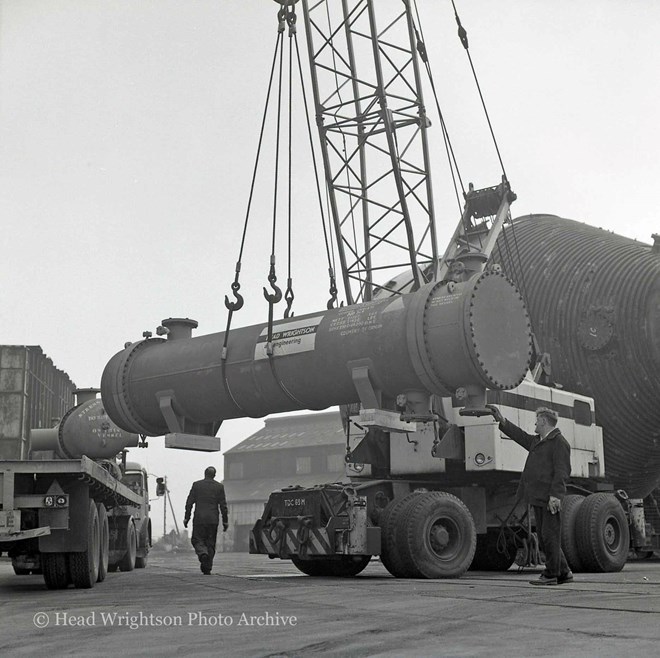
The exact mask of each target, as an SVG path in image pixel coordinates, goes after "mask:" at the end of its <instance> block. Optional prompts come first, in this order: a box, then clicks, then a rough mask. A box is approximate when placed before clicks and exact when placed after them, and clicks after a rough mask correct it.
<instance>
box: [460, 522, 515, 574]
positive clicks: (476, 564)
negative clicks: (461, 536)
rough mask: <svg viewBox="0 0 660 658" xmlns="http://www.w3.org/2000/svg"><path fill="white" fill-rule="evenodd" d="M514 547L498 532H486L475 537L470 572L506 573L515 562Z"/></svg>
mask: <svg viewBox="0 0 660 658" xmlns="http://www.w3.org/2000/svg"><path fill="white" fill-rule="evenodd" d="M516 550H517V549H516V546H515V544H514V543H513V542H512V541H511V540H507V538H506V535H504V536H503V537H501V535H500V530H488V531H487V532H486V534H485V535H477V546H476V549H475V551H474V558H472V564H470V569H471V570H472V571H508V570H509V568H510V567H511V565H512V564H513V563H514V562H515V560H516Z"/></svg>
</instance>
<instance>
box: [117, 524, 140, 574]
mask: <svg viewBox="0 0 660 658" xmlns="http://www.w3.org/2000/svg"><path fill="white" fill-rule="evenodd" d="M136 554H137V534H136V532H135V524H134V523H133V521H132V519H131V520H129V522H128V527H127V528H126V553H124V556H123V557H122V558H121V560H119V563H118V566H119V568H120V569H121V570H122V571H133V569H135V558H136Z"/></svg>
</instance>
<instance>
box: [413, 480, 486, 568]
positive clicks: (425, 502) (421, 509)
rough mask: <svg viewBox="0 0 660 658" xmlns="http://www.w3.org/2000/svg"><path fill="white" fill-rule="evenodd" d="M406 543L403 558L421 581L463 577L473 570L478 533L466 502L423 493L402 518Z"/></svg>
mask: <svg viewBox="0 0 660 658" xmlns="http://www.w3.org/2000/svg"><path fill="white" fill-rule="evenodd" d="M402 523H403V524H404V527H405V530H406V540H407V541H406V542H405V543H404V545H403V546H402V550H401V555H402V557H403V560H404V562H405V563H406V569H407V571H409V572H413V571H414V572H415V573H416V574H419V576H418V577H421V578H459V577H460V576H462V575H463V574H464V573H465V572H466V571H467V570H468V568H469V567H470V564H471V562H472V558H473V557H474V551H475V549H476V545H477V530H476V528H475V526H474V520H473V519H472V515H471V514H470V510H469V509H468V508H467V507H466V506H465V503H463V501H462V500H460V499H459V498H457V497H456V496H453V495H452V494H449V493H447V492H445V491H431V492H428V493H424V494H421V495H420V496H419V497H418V498H417V500H416V501H414V502H413V503H412V504H411V506H410V507H408V509H407V511H406V518H404V519H402Z"/></svg>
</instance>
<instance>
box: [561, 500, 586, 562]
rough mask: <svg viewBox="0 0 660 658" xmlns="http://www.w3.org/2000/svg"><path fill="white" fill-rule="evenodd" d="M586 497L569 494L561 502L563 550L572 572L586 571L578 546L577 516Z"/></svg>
mask: <svg viewBox="0 0 660 658" xmlns="http://www.w3.org/2000/svg"><path fill="white" fill-rule="evenodd" d="M583 502H584V496H579V495H576V494H569V495H568V496H564V499H563V500H562V501H561V550H562V551H564V556H565V557H566V562H568V566H569V567H570V568H571V571H575V572H576V573H578V572H580V571H584V565H583V564H582V560H581V559H580V551H579V550H578V545H577V516H578V512H579V511H580V507H581V506H582V503H583Z"/></svg>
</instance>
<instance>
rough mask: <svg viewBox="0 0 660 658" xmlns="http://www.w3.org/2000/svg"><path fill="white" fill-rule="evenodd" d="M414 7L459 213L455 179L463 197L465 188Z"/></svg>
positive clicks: (421, 52)
mask: <svg viewBox="0 0 660 658" xmlns="http://www.w3.org/2000/svg"><path fill="white" fill-rule="evenodd" d="M404 1H405V2H406V3H408V2H409V0H404ZM414 6H415V14H416V16H417V25H419V30H418V29H417V25H415V23H413V24H412V25H413V30H414V31H415V38H416V39H417V44H416V48H417V52H418V53H419V56H420V58H421V60H422V62H423V64H424V70H425V71H426V75H427V77H428V79H429V84H430V85H431V92H432V94H433V100H434V101H435V107H436V111H437V112H438V118H439V120H440V128H441V129H442V138H443V141H444V144H445V151H446V153H447V161H448V163H449V172H450V174H451V178H452V183H453V186H454V194H455V195H456V202H457V204H458V208H459V211H461V210H462V205H461V199H460V196H459V194H458V186H457V184H456V179H457V178H458V182H459V184H460V186H461V192H462V193H463V197H465V186H464V185H463V179H462V177H461V172H460V168H459V166H458V161H457V159H456V154H455V153H454V147H453V146H452V143H451V139H450V137H449V129H448V128H447V124H446V122H445V117H444V114H443V112H442V110H441V108H440V101H439V100H438V93H437V90H436V87H435V80H434V79H433V73H432V71H431V65H430V62H429V59H428V52H427V50H426V45H425V41H424V31H423V29H422V23H421V20H420V17H419V11H418V9H417V2H414Z"/></svg>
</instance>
